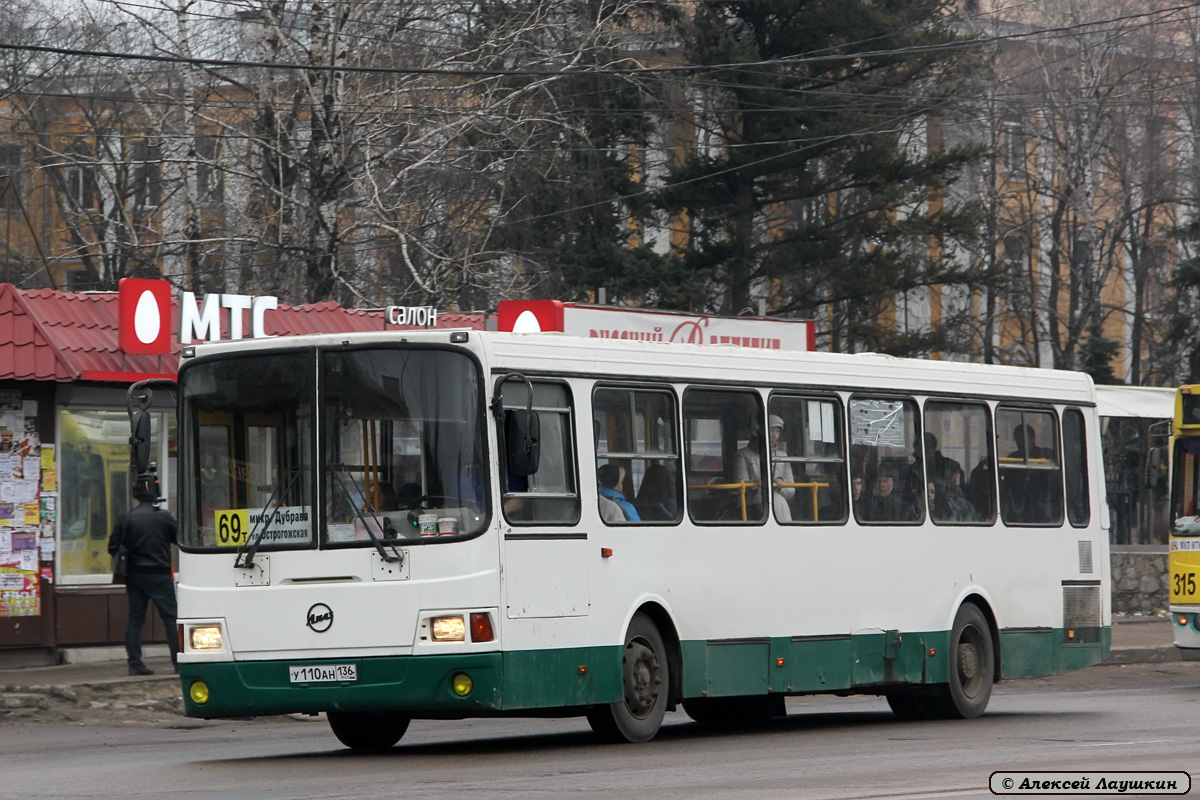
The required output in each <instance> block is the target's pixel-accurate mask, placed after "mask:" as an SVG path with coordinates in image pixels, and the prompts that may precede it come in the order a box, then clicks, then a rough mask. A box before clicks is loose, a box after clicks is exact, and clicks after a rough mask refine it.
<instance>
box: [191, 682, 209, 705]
mask: <svg viewBox="0 0 1200 800" xmlns="http://www.w3.org/2000/svg"><path fill="white" fill-rule="evenodd" d="M188 697H190V698H192V702H193V703H195V704H196V705H198V706H202V705H204V704H205V703H207V702H208V684H207V683H205V682H204V681H196V682H195V683H193V684H192V687H191V688H190V689H188Z"/></svg>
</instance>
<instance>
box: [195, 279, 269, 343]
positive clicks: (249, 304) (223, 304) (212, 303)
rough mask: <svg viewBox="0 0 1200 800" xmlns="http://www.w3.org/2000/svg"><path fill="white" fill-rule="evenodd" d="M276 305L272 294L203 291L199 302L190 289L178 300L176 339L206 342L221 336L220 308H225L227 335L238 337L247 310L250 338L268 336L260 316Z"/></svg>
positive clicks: (232, 337) (241, 336)
mask: <svg viewBox="0 0 1200 800" xmlns="http://www.w3.org/2000/svg"><path fill="white" fill-rule="evenodd" d="M278 307H279V301H278V300H277V299H276V298H274V297H252V296H250V295H248V294H206V295H204V297H203V299H201V300H200V302H199V303H197V302H196V295H195V294H193V293H192V292H184V293H183V296H182V298H181V299H180V302H179V342H180V343H181V344H190V343H191V341H192V339H203V340H206V341H209V342H216V341H220V339H221V316H222V315H221V309H223V308H225V309H229V338H230V339H241V338H243V333H242V322H243V317H242V315H243V314H244V313H245V312H247V311H249V312H250V337H251V338H253V339H262V338H265V337H266V336H268V334H267V332H266V329H265V328H264V327H263V315H264V314H266V313H267V312H268V311H273V310H275V309H276V308H278Z"/></svg>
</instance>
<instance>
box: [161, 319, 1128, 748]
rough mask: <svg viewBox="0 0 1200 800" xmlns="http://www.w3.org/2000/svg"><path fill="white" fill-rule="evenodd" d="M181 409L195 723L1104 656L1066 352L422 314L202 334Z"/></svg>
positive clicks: (400, 716)
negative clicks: (929, 351)
mask: <svg viewBox="0 0 1200 800" xmlns="http://www.w3.org/2000/svg"><path fill="white" fill-rule="evenodd" d="M179 403H180V429H179V430H180V433H179V438H180V464H181V478H180V502H179V517H180V549H181V554H180V570H179V624H180V638H181V642H182V652H181V655H180V659H179V671H180V675H181V678H182V683H183V689H184V695H185V698H186V708H187V713H188V714H189V715H191V716H195V717H205V718H213V717H231V716H246V715H262V714H280V713H319V712H324V713H326V715H327V716H328V719H329V723H330V726H331V727H332V729H333V732H334V733H335V734H336V735H337V737H338V738H339V739H340V740H341V741H342V742H343V743H344V744H346V745H348V746H350V747H353V748H361V749H378V748H385V747H390V746H392V745H393V744H395V743H396V742H397V741H398V740H399V739H400V737H401V736H402V735H403V734H404V732H405V729H406V728H407V726H408V724H409V722H410V720H412V719H449V718H463V717H481V716H499V715H510V716H522V715H524V716H530V715H546V716H551V715H554V716H563V715H580V716H586V717H587V719H588V721H589V722H590V724H591V726H592V727H593V728H594V729H595V730H596V732H597V733H599V734H600V735H602V736H604V737H606V738H610V739H614V740H628V741H646V740H648V739H650V738H652V737H653V736H654V735H655V733H656V732H657V731H658V729H659V726H660V724H661V722H662V719H663V714H664V712H665V711H667V710H668V709H672V708H675V707H679V706H682V708H683V709H684V711H686V712H687V713H688V714H689V715H690V716H691V717H693V718H694V719H696V720H699V721H702V722H711V723H723V722H738V723H746V722H752V721H754V720H759V719H764V718H768V717H771V716H775V715H778V714H782V713H784V698H785V697H787V696H789V695H801V694H812V693H832V694H839V695H844V694H874V695H882V696H884V697H886V698H887V701H888V703H889V704H890V706H891V708H892V709H893V710H894V711H895V712H896V713H897V714H898V715H899V716H901V717H904V718H918V717H921V718H932V717H959V718H970V717H976V716H978V715H980V714H981V713H983V711H984V709H985V707H986V706H987V704H988V700H989V697H990V695H991V692H992V686H993V683H994V682H995V681H996V680H999V679H1000V678H1002V677H1003V678H1016V677H1026V676H1034V675H1045V674H1052V673H1058V672H1062V671H1064V670H1070V669H1075V668H1079V667H1084V666H1087V665H1089V664H1094V663H1097V662H1098V661H1100V660H1101V659H1102V658H1103V657H1104V656H1105V655H1106V654H1107V653H1108V650H1109V643H1110V616H1111V610H1110V603H1109V570H1108V563H1109V560H1108V537H1107V532H1106V530H1105V529H1106V527H1107V519H1106V516H1105V510H1104V508H1103V502H1102V501H1103V498H1104V484H1103V474H1104V473H1103V467H1102V463H1101V458H1100V443H1099V440H1098V426H1097V417H1096V408H1095V394H1094V390H1093V387H1092V383H1091V381H1090V380H1089V379H1088V378H1087V376H1085V375H1082V374H1079V373H1072V372H1060V371H1048V370H1031V369H1020V368H1004V367H987V366H981V365H976V364H962V363H942V362H930V361H917V360H906V359H897V358H890V357H886V356H879V355H833V354H824V353H781V352H770V351H759V350H751V349H746V348H738V347H729V346H705V345H701V346H694V345H680V344H658V343H646V342H626V341H601V340H588V339H580V338H574V337H570V336H565V335H558V334H534V335H521V334H507V333H486V332H478V331H470V332H467V331H450V332H447V331H429V332H417V333H412V332H406V333H380V334H351V335H345V334H342V335H327V336H313V337H294V338H287V339H274V340H255V341H244V342H237V343H225V344H213V345H202V346H198V347H196V348H195V350H194V352H193V351H186V352H185V359H184V361H183V364H182V367H181V369H180V373H179ZM602 483H603V486H601V484H602Z"/></svg>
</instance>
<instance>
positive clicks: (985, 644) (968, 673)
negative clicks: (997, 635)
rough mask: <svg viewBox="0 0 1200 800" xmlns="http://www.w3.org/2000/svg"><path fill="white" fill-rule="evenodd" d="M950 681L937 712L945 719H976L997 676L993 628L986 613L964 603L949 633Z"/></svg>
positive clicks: (941, 690) (940, 695)
mask: <svg viewBox="0 0 1200 800" xmlns="http://www.w3.org/2000/svg"><path fill="white" fill-rule="evenodd" d="M949 655H950V682H949V683H948V684H947V685H945V686H943V687H940V688H939V692H938V695H937V697H936V699H935V702H934V710H935V712H936V715H937V716H939V717H942V718H944V719H975V718H976V717H978V716H979V715H980V714H982V713H983V710H984V709H985V708H987V704H988V700H990V699H991V697H992V683H993V680H994V678H995V663H996V662H995V652H994V651H993V648H992V631H991V628H990V627H989V626H988V622H987V620H986V619H985V618H984V616H983V612H982V611H980V610H979V607H978V606H975V605H974V604H972V603H963V605H962V607H961V608H959V609H958V614H957V615H955V617H954V630H953V631H951V633H950V653H949Z"/></svg>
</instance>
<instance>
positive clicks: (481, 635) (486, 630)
mask: <svg viewBox="0 0 1200 800" xmlns="http://www.w3.org/2000/svg"><path fill="white" fill-rule="evenodd" d="M495 638H496V635H495V634H494V633H493V632H492V615H491V614H487V613H478V614H472V615H471V641H472V642H490V641H492V640H493V639H495Z"/></svg>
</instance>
